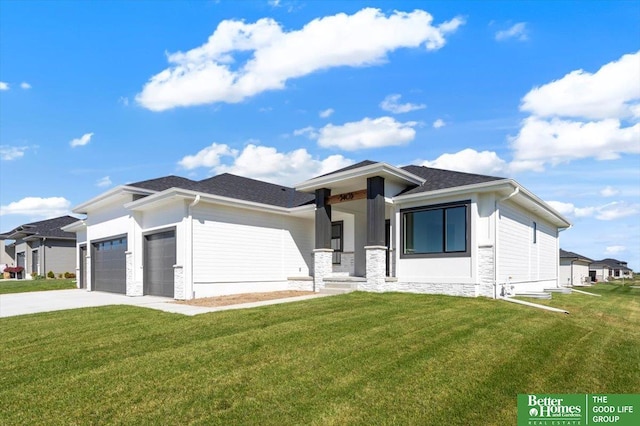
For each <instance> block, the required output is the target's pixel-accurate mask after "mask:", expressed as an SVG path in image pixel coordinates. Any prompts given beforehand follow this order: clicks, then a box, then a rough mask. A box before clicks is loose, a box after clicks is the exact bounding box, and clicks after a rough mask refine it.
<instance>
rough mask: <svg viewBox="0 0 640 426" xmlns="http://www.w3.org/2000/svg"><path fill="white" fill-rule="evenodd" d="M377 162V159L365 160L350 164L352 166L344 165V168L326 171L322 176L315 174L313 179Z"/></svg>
mask: <svg viewBox="0 0 640 426" xmlns="http://www.w3.org/2000/svg"><path fill="white" fill-rule="evenodd" d="M376 163H377V161H371V160H363V161H360V162H359V163H356V164H352V165H350V166H347V167H343V168H341V169H338V170H334V171H332V172H329V173H325V174H323V175H320V176H315V177H314V178H313V179H315V178H320V177H325V176H331V175H335V174H337V173H342V172H346V171H347V170H354V169H359V168H361V167H364V166H370V165H372V164H376Z"/></svg>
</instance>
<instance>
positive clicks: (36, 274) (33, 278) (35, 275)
mask: <svg viewBox="0 0 640 426" xmlns="http://www.w3.org/2000/svg"><path fill="white" fill-rule="evenodd" d="M37 276H38V273H37V272H32V273H31V279H32V280H35V279H36V277H37Z"/></svg>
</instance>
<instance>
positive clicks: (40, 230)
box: [0, 216, 78, 239]
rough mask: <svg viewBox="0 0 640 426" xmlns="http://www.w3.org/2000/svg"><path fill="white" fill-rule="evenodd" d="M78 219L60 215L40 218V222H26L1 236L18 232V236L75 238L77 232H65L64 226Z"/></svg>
mask: <svg viewBox="0 0 640 426" xmlns="http://www.w3.org/2000/svg"><path fill="white" fill-rule="evenodd" d="M77 221H78V219H77V218H75V217H71V216H60V217H55V218H53V219H46V220H40V221H38V222H31V223H25V224H24V225H20V226H18V227H16V228H14V229H12V230H11V231H9V232H4V233H2V234H0V238H3V239H6V238H8V237H9V236H10V235H12V234H16V233H17V234H18V235H19V237H18V238H26V237H31V236H35V237H47V238H64V239H67V238H70V239H75V238H76V234H75V233H73V232H65V231H63V230H62V229H60V228H62V227H63V226H67V225H69V224H71V223H73V222H77Z"/></svg>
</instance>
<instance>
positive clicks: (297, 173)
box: [214, 144, 353, 185]
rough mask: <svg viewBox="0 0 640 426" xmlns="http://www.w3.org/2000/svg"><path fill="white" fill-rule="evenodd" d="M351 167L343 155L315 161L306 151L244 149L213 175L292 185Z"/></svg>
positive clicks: (301, 149) (269, 148)
mask: <svg viewBox="0 0 640 426" xmlns="http://www.w3.org/2000/svg"><path fill="white" fill-rule="evenodd" d="M350 164H353V161H351V160H349V159H347V158H345V157H343V156H342V155H331V156H329V157H327V158H325V159H323V160H317V159H314V158H313V157H312V156H311V154H309V153H308V152H307V150H306V149H304V148H300V149H296V150H294V151H290V152H278V150H277V149H276V148H274V147H268V146H259V145H254V144H249V145H247V146H246V147H245V148H244V150H243V151H242V153H241V154H240V155H239V156H238V157H237V158H236V159H235V161H234V162H233V164H231V165H224V164H223V165H220V166H217V167H215V168H214V170H215V172H216V173H232V174H236V175H240V176H246V177H250V178H253V179H260V180H265V181H267V182H274V183H280V184H283V185H294V184H296V183H299V182H301V181H304V180H306V179H309V178H311V177H313V176H318V175H323V174H325V173H329V172H331V171H333V170H337V169H339V168H342V167H346V166H348V165H350Z"/></svg>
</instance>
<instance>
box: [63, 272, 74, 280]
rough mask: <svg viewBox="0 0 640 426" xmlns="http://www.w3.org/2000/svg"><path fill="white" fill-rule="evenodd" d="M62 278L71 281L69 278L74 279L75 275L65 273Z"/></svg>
mask: <svg viewBox="0 0 640 426" xmlns="http://www.w3.org/2000/svg"><path fill="white" fill-rule="evenodd" d="M64 277H65V278H67V279H71V278H75V277H76V274H74V273H73V272H65V273H64Z"/></svg>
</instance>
